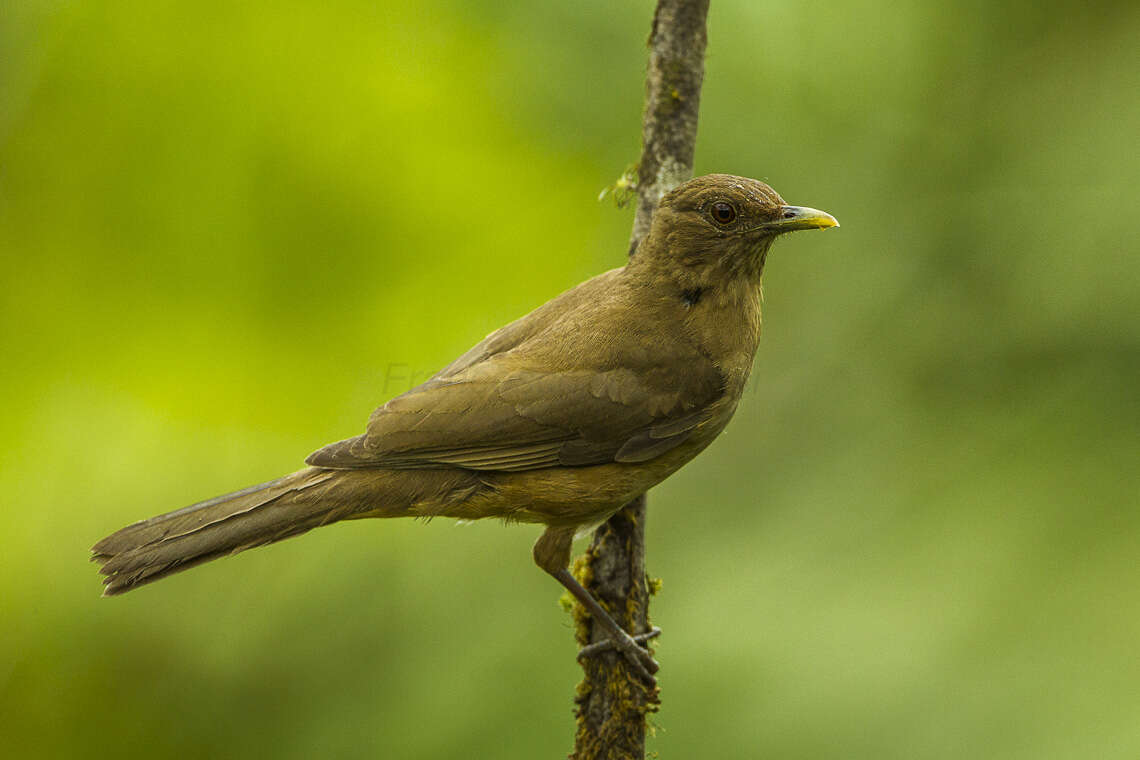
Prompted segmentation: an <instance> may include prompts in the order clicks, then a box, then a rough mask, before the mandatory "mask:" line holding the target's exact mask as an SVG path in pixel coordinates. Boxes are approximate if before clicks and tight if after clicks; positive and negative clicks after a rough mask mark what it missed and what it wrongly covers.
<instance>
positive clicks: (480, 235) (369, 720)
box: [0, 0, 1140, 760]
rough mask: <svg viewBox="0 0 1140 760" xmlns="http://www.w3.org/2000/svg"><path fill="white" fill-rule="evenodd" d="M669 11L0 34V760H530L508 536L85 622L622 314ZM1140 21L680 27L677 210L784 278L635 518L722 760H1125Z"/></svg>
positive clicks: (780, 8)
mask: <svg viewBox="0 0 1140 760" xmlns="http://www.w3.org/2000/svg"><path fill="white" fill-rule="evenodd" d="M651 12H652V4H651V3H650V2H648V0H642V1H641V2H638V3H629V4H624V3H618V4H615V3H608V2H602V0H585V1H584V2H578V3H554V2H532V3H498V2H490V1H489V0H483V1H482V2H460V1H459V0H432V1H431V2H422V3H380V4H376V3H363V2H360V3H352V2H343V3H324V4H313V3H296V2H293V3H290V2H286V3H273V4H268V3H219V2H197V3H185V2H172V1H170V0H150V2H145V3H143V2H120V3H111V2H99V1H92V2H62V1H59V0H56V1H54V2H53V1H52V0H45V1H42V2H27V1H24V0H14V1H10V2H7V3H5V4H4V5H3V7H2V9H0V50H2V51H3V52H2V54H0V256H2V257H3V258H2V261H3V285H2V287H0V341H2V346H3V359H4V363H3V370H2V371H0V391H2V392H3V395H4V399H5V401H6V403H5V405H4V407H5V413H4V414H3V415H2V416H0V435H2V436H3V452H4V454H3V458H2V461H0V468H2V469H0V492H2V493H3V494H4V499H3V501H4V510H3V514H4V517H5V541H4V550H3V552H2V553H0V568H2V569H3V572H0V604H2V610H0V754H2V755H3V756H5V757H31V756H35V757H76V756H80V755H84V754H93V753H99V754H103V753H107V752H112V753H113V754H114V755H115V756H116V757H120V758H126V757H145V758H161V757H179V758H181V757H244V756H252V755H254V754H256V755H258V756H268V757H275V758H292V757H297V758H301V757H304V758H309V757H315V756H316V757H325V756H331V757H374V756H381V757H409V758H444V757H447V758H450V757H497V758H512V757H518V758H532V757H540V756H541V757H555V756H559V755H560V753H564V752H566V751H568V750H569V748H570V743H571V732H572V721H571V715H570V710H571V701H570V700H571V696H572V693H573V685H574V683H575V682H576V680H577V669H576V666H575V664H574V644H573V640H572V636H571V632H570V630H569V620H568V618H567V617H566V616H565V615H564V614H562V613H561V612H559V610H558V606H557V599H558V596H559V589H558V588H557V586H556V585H555V584H554V583H553V582H552V581H550V580H549V578H546V577H544V576H543V575H542V574H541V573H540V572H538V571H537V570H536V569H534V567H533V566H532V565H531V559H530V554H529V545H530V542H531V541H532V540H533V539H534V537H535V536H536V535H537V530H536V529H534V528H519V527H515V528H509V529H505V528H501V527H499V526H498V525H493V524H488V525H481V526H477V527H472V528H455V527H453V526H452V525H451V524H450V523H447V522H446V521H436V522H434V523H431V524H430V525H426V526H425V525H423V524H418V523H414V522H408V521H392V522H385V523H381V522H371V523H353V524H347V525H338V526H333V527H330V528H326V529H323V530H320V531H317V532H315V533H313V534H310V535H308V536H306V537H305V538H304V539H303V540H301V541H289V542H285V543H283V544H280V545H277V546H274V547H271V548H267V549H262V550H258V551H254V552H249V553H247V554H244V555H242V556H240V557H236V558H233V559H229V560H226V561H225V562H219V563H214V564H212V565H209V566H207V567H204V568H200V569H198V570H195V571H193V572H191V573H188V574H186V575H183V576H179V577H177V578H174V579H171V580H169V581H164V582H163V583H161V584H159V585H157V586H152V587H148V588H146V589H144V590H142V591H139V592H136V593H133V594H130V595H128V596H127V597H125V598H122V599H116V600H101V599H100V598H99V597H98V593H97V591H98V581H97V578H96V573H95V570H94V567H92V566H89V565H87V564H86V563H85V556H86V552H87V548H88V547H89V546H90V544H91V543H92V542H93V541H94V540H96V539H98V538H100V537H101V536H103V535H105V534H106V533H108V532H110V531H111V530H113V529H115V528H118V527H120V526H121V525H122V524H124V523H126V522H129V521H132V520H135V519H139V518H143V517H147V516H149V515H151V514H154V513H157V512H161V511H166V510H169V509H173V508H176V507H179V506H182V505H183V504H186V503H190V502H192V501H195V500H198V499H201V498H206V497H209V496H212V495H214V494H216V493H219V492H223V491H227V490H231V489H234V488H237V487H240V486H243V485H246V484H248V483H252V482H258V481H260V480H264V479H267V478H269V477H272V476H275V475H277V474H280V473H282V472H285V471H288V470H290V469H293V468H295V467H297V466H298V465H299V463H300V460H301V458H302V457H303V456H304V455H306V454H307V453H308V452H310V451H311V450H313V449H315V448H317V447H318V446H320V445H321V444H323V443H326V442H328V441H331V440H335V439H338V438H342V437H347V436H349V435H354V434H356V433H357V432H359V431H360V430H361V429H362V426H363V424H364V421H365V418H366V416H367V414H368V412H369V411H370V410H371V409H372V408H373V407H374V406H376V405H378V404H379V403H381V402H382V401H384V400H385V399H386V398H388V397H390V396H392V395H394V394H395V393H397V392H399V391H400V390H403V389H405V388H406V387H408V386H409V385H410V384H411V383H412V382H414V380H415V377H416V376H420V377H421V379H422V376H423V375H424V374H425V373H429V372H431V371H433V370H434V369H436V368H438V367H440V366H442V365H443V364H445V363H446V362H447V361H449V360H450V359H451V358H452V357H454V356H455V355H457V354H458V353H460V352H461V351H462V350H464V349H466V348H467V347H468V346H469V345H471V344H473V343H474V342H475V341H477V340H478V339H479V338H481V337H482V336H483V335H484V334H486V333H487V332H489V331H490V330H491V329H493V328H495V327H497V326H498V325H500V324H502V323H504V322H506V321H508V320H510V319H512V318H514V317H516V316H518V315H520V314H522V313H524V312H525V311H527V310H529V309H531V308H533V307H534V306H536V305H538V304H540V303H542V302H543V301H545V300H546V299H547V298H549V297H551V296H553V295H554V294H556V293H558V292H559V291H561V290H563V289H565V288H567V287H570V286H572V285H574V284H575V283H577V282H579V281H580V280H583V279H585V278H586V277H588V276H590V275H592V274H595V273H597V272H600V271H602V270H604V269H607V268H610V267H614V266H619V265H621V263H622V261H623V258H624V254H625V243H626V240H627V237H628V230H629V224H630V221H631V216H630V213H629V212H628V211H625V212H622V211H617V210H615V209H614V208H613V207H612V204H610V203H601V204H600V203H597V202H596V200H595V199H596V198H597V196H598V193H599V191H600V190H601V189H602V188H604V187H606V186H607V185H609V184H611V183H612V182H613V181H614V180H615V178H616V177H617V176H618V175H619V174H620V173H621V171H622V170H623V168H624V167H625V166H627V165H628V164H629V163H630V162H631V161H634V160H636V158H637V153H638V147H639V146H638V140H639V134H640V130H639V118H640V108H641V98H642V74H643V71H644V59H645V49H644V40H645V39H646V36H647V31H648V23H649V18H650V15H651ZM1138 38H1140V6H1137V5H1136V4H1134V3H1125V2H1119V3H1116V4H1105V3H1099V4H1098V3H1094V4H1092V5H1089V4H1087V3H1044V4H1042V3H1029V2H1025V1H1024V0H1015V1H1014V2H1011V3H1005V4H1001V3H999V4H993V3H982V2H978V1H977V0H934V1H924V2H918V1H917V0H902V1H901V2H895V3H888V4H886V5H884V4H882V3H871V2H866V1H865V0H862V1H857V2H853V3H848V4H832V5H820V4H807V5H805V4H802V3H799V4H795V3H791V4H787V3H785V4H777V3H769V2H755V1H754V0H731V1H730V0H725V1H724V2H719V0H718V1H716V2H714V3H713V8H712V13H711V18H710V43H709V57H708V71H707V77H706V88H705V93H704V98H703V106H702V125H701V136H700V141H699V147H698V151H697V164H698V171H699V172H701V173H704V172H709V171H728V172H733V173H738V174H746V175H752V176H757V177H760V178H763V179H766V180H768V181H769V182H770V183H771V184H772V185H774V186H775V187H776V188H777V189H778V190H779V191H780V192H781V193H782V194H783V195H784V197H785V198H787V199H788V200H789V201H790V202H795V203H803V204H808V205H811V206H816V207H818V208H823V209H827V210H828V211H831V212H833V213H834V214H835V215H836V216H837V217H838V218H839V219H840V220H841V222H842V223H843V227H842V229H840V230H835V231H831V232H828V233H826V234H816V233H813V234H807V233H803V234H800V235H796V236H794V237H793V238H791V239H788V240H785V241H783V242H781V243H780V244H778V247H777V250H776V251H775V252H774V254H773V255H772V257H771V258H770V259H769V263H768V272H767V304H766V318H767V324H766V334H765V338H764V341H763V342H762V345H761V349H760V355H759V358H758V360H757V365H756V371H755V374H754V380H753V384H752V387H751V390H750V392H749V394H748V395H747V397H746V398H745V400H744V402H743V404H742V406H741V409H740V411H739V413H738V414H737V419H736V421H735V422H734V423H733V424H732V425H731V426H730V427H729V429H728V431H727V432H726V434H725V436H724V437H723V438H722V440H721V441H718V442H717V444H715V445H714V446H713V447H712V448H711V449H710V450H709V452H708V453H706V454H705V455H703V456H702V457H700V458H699V459H698V460H697V461H695V462H694V463H693V464H692V465H690V466H689V467H687V468H686V469H685V470H683V471H682V472H680V473H679V474H678V475H677V476H675V477H674V478H673V479H671V480H670V481H669V482H668V483H666V484H664V485H663V486H661V487H660V488H658V489H656V491H655V492H654V494H653V498H652V500H651V511H650V513H651V523H650V526H649V527H650V542H649V564H650V568H651V571H652V572H653V573H654V574H655V575H660V576H662V577H663V578H664V589H663V591H662V593H661V594H660V595H659V596H658V597H657V601H656V603H655V608H654V618H655V621H656V622H657V623H658V624H660V625H661V626H662V627H663V628H664V630H665V635H664V636H663V638H662V641H661V644H660V648H659V655H660V659H661V661H662V663H663V671H662V674H661V675H662V686H663V695H662V697H663V709H662V711H661V713H660V714H659V715H657V716H656V718H655V721H656V724H657V725H658V727H659V729H660V730H659V731H658V735H657V738H656V739H655V740H653V743H652V749H654V750H656V751H658V752H660V754H661V755H662V756H663V757H716V758H752V757H780V758H844V759H845V760H851V759H852V758H876V759H881V758H894V757H898V758H914V757H922V758H947V759H950V758H954V759H957V758H963V757H994V758H1003V759H1008V758H1035V759H1036V758H1042V757H1066V758H1076V757H1081V758H1085V757H1089V758H1134V757H1136V756H1137V755H1138V754H1140V732H1138V731H1137V725H1138V724H1140V720H1138V718H1140V715H1138V713H1140V686H1138V684H1140V656H1138V653H1137V649H1138V642H1140V590H1138V588H1137V583H1136V578H1137V571H1138V569H1140V568H1138V562H1137V557H1138V551H1137V549H1138V543H1140V510H1138V509H1137V507H1138V506H1140V505H1138V500H1140V499H1138V496H1140V478H1138V475H1137V469H1138V464H1140V393H1138V382H1137V381H1138V377H1140V292H1138V285H1140V256H1138V255H1137V254H1138V252H1140V233H1138V232H1137V228H1136V226H1134V225H1132V224H1131V222H1129V221H1128V220H1127V219H1126V218H1125V217H1123V216H1121V214H1124V213H1125V212H1129V213H1130V209H1132V208H1133V207H1134V206H1135V199H1136V189H1135V188H1136V179H1135V178H1136V177H1137V176H1138V175H1140V151H1137V134H1138V133H1140V129H1138V127H1140V97H1138V96H1137V93H1140V67H1138V66H1137V65H1136V64H1137V59H1136V40H1137V39H1138Z"/></svg>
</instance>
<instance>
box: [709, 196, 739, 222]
mask: <svg viewBox="0 0 1140 760" xmlns="http://www.w3.org/2000/svg"><path fill="white" fill-rule="evenodd" d="M709 213H710V214H711V215H712V218H713V220H714V221H715V222H717V223H718V224H732V222H733V220H734V219H736V209H735V208H733V207H732V204H731V203H725V202H724V201H717V202H716V203H714V204H713V205H712V206H710V207H709Z"/></svg>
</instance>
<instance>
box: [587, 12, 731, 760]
mask: <svg viewBox="0 0 1140 760" xmlns="http://www.w3.org/2000/svg"><path fill="white" fill-rule="evenodd" d="M708 8H709V0H658V3H657V10H656V12H655V13H654V15H653V26H652V29H651V31H650V34H649V68H648V72H647V74H646V80H645V88H646V97H645V113H644V115H643V117H642V126H641V141H642V152H641V161H640V162H639V165H638V179H637V215H636V217H635V218H634V222H633V233H632V236H631V238H630V244H629V252H630V256H633V255H634V254H635V253H636V251H637V246H638V244H639V243H640V242H641V240H642V238H644V237H645V235H646V233H647V232H648V231H649V223H650V220H651V218H652V216H653V212H654V210H655V209H656V208H657V204H658V202H659V201H660V200H661V196H663V195H664V194H665V193H667V192H669V191H670V190H672V189H673V188H674V187H676V186H677V185H678V184H680V183H681V182H684V181H685V180H686V179H688V178H689V177H690V176H692V173H693V151H694V148H695V146H696V140H697V116H698V112H699V110H700V100H701V83H702V81H703V80H704V59H705V44H706V41H707V36H706V30H705V19H706V17H707V15H708ZM645 516H646V510H645V496H644V495H643V496H641V497H639V498H637V499H635V500H634V501H632V502H630V503H629V504H627V505H626V506H625V507H623V508H622V509H621V511H619V512H618V513H617V514H615V515H614V516H613V517H611V518H610V519H609V521H608V522H606V523H605V524H604V525H602V527H600V528H598V530H597V532H595V534H594V539H593V542H592V543H591V545H590V548H589V550H588V551H587V552H586V553H585V554H584V555H583V556H582V557H580V558H579V559H578V561H577V562H576V563H575V567H574V572H575V575H576V576H577V577H578V580H579V581H580V582H581V583H582V585H584V586H585V587H586V588H587V589H589V591H590V593H591V594H593V595H594V598H595V599H597V600H598V601H599V602H601V603H602V604H603V605H604V606H605V607H606V609H607V610H609V611H610V613H611V614H612V615H613V616H614V619H615V620H617V621H618V622H619V623H620V624H621V625H622V627H624V628H625V629H626V630H627V631H629V632H630V633H633V634H637V633H644V632H647V631H648V630H649V596H650V589H649V582H648V578H647V576H646V573H645ZM574 614H575V619H576V620H577V621H578V623H579V624H578V625H577V631H578V640H579V643H580V644H582V645H583V646H584V645H586V644H589V643H593V642H596V641H601V640H604V639H606V638H607V633H606V631H605V629H604V628H602V627H601V626H600V625H598V624H597V623H596V622H594V621H592V620H590V619H589V616H588V614H587V613H586V612H585V610H583V609H582V608H581V607H580V606H577V607H576V609H575V613H574ZM582 669H583V671H585V677H584V678H583V680H582V682H581V683H580V684H579V685H578V694H577V697H576V698H575V702H576V703H577V705H578V709H577V731H576V734H575V741H574V753H573V754H572V755H571V756H570V757H571V758H572V759H573V760H601V759H603V758H605V759H606V760H611V759H612V760H618V759H620V760H626V759H628V758H637V759H639V760H640V758H644V757H645V732H646V725H647V716H648V715H649V713H651V712H656V710H657V705H658V704H659V703H660V700H659V695H658V689H656V688H653V689H650V688H648V687H647V686H646V685H645V684H644V683H643V682H642V681H641V680H640V679H639V678H638V677H637V676H636V675H635V674H634V673H632V672H631V671H630V670H629V668H628V667H627V665H626V662H625V660H624V658H622V657H621V656H620V655H618V654H616V653H614V652H612V651H608V652H603V653H601V654H599V655H597V656H593V657H588V658H585V659H584V660H583V662H582Z"/></svg>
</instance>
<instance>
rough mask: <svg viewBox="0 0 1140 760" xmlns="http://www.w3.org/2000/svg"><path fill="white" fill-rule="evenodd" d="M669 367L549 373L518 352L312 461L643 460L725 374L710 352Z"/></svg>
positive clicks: (401, 400)
mask: <svg viewBox="0 0 1140 760" xmlns="http://www.w3.org/2000/svg"><path fill="white" fill-rule="evenodd" d="M672 358H673V359H676V361H671V362H670V363H669V364H668V366H652V365H649V366H645V365H643V366H638V367H630V366H612V365H611V366H609V367H601V368H597V367H595V368H572V367H567V368H563V369H559V370H544V369H542V368H540V366H541V364H542V363H540V362H534V361H527V360H526V358H525V357H519V356H517V355H515V354H514V352H511V351H507V352H505V353H500V354H495V355H493V356H490V357H488V358H486V359H484V360H482V361H479V362H477V363H475V364H472V365H470V366H468V367H466V368H464V369H461V370H459V371H458V372H453V373H452V374H449V375H447V374H444V373H441V374H440V375H438V376H436V378H433V379H432V380H430V381H428V382H427V383H424V384H423V385H421V386H419V387H418V388H415V389H413V390H411V391H409V392H407V393H405V394H403V395H401V396H397V397H396V398H394V399H392V400H391V401H389V402H388V403H387V404H385V405H384V406H382V407H380V408H379V409H377V410H376V411H375V412H374V413H373V415H372V418H371V419H370V421H369V424H368V431H367V432H366V433H365V434H364V435H361V436H358V437H356V438H350V439H348V440H345V441H340V442H338V443H334V444H330V445H329V446H326V447H324V448H323V449H321V450H319V451H317V452H316V453H314V454H313V455H311V456H310V457H309V458H308V460H306V461H307V462H308V463H309V464H311V465H314V466H318V467H330V468H367V467H385V468H430V467H458V468H464V469H471V470H530V469H539V468H544V467H556V466H585V465H592V464H601V463H605V462H644V461H648V460H650V459H653V458H655V457H657V456H659V455H661V454H663V453H664V452H666V451H668V450H669V449H672V448H673V447H675V446H677V445H679V444H681V443H683V442H684V441H685V440H686V439H687V438H688V437H689V436H690V435H691V434H692V432H693V431H694V430H695V429H697V428H698V427H699V426H700V425H702V424H703V423H704V422H705V421H707V419H708V409H709V406H710V405H711V404H712V403H713V402H714V401H715V400H716V399H718V398H720V397H721V396H722V395H723V393H724V378H723V377H722V375H721V373H720V371H719V370H718V369H717V367H716V366H715V365H714V364H713V362H712V361H710V360H709V359H708V358H706V357H704V356H702V355H700V354H699V353H697V352H695V351H694V352H693V355H692V356H681V357H672Z"/></svg>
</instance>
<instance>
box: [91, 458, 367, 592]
mask: <svg viewBox="0 0 1140 760" xmlns="http://www.w3.org/2000/svg"><path fill="white" fill-rule="evenodd" d="M338 475H339V473H338V472H336V471H334V470H322V469H319V468H314V467H310V468H307V469H304V470H301V471H299V472H295V473H293V474H292V475H286V476H285V477H283V478H278V479H277V480H271V481H269V482H268V483H262V484H261V485H256V486H251V487H249V488H245V489H243V490H241V491H235V492H234V493H230V494H226V495H224V496H218V497H216V498H213V499H210V500H209V501H203V502H201V503H199V504H193V505H191V506H189V507H185V508H183V509H179V510H176V511H174V512H168V513H167V514H165V515H159V516H158V517H152V518H150V519H149V520H143V521H142V522H137V523H135V524H134V525H128V526H127V527H125V528H123V529H122V530H120V531H118V532H116V533H112V534H111V535H110V536H107V537H106V538H104V539H103V540H102V541H100V542H99V543H97V544H95V546H94V547H93V548H92V550H91V551H92V552H93V554H94V556H93V557H92V559H93V560H94V561H96V562H99V563H101V564H102V567H101V568H100V572H102V573H103V574H104V575H105V576H107V577H106V578H104V579H103V584H104V585H105V586H106V588H105V589H104V590H103V595H104V596H113V595H115V594H122V593H125V592H127V591H130V590H131V589H133V588H135V587H137V586H141V585H143V584H146V583H150V582H151V581H156V580H158V579H159V578H165V577H166V576H168V575H170V574H172V573H176V572H178V571H180V570H185V569H187V568H190V567H194V566H195V565H199V564H201V563H203V562H208V561H210V560H212V559H217V558H218V557H225V556H227V555H230V554H236V553H237V552H240V551H244V550H246V549H252V548H253V547H255V546H262V545H264V544H268V543H272V542H274V541H280V540H281V539H283V538H289V537H290V536H296V535H299V534H301V533H304V532H306V531H308V530H312V529H313V528H316V527H318V526H321V525H326V524H328V523H331V522H336V521H337V520H343V519H345V518H348V517H351V516H353V515H352V513H353V512H354V511H355V509H354V503H355V500H353V499H338V498H336V493H335V492H336V491H337V490H338V489H337V488H336V485H337V476H338Z"/></svg>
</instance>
